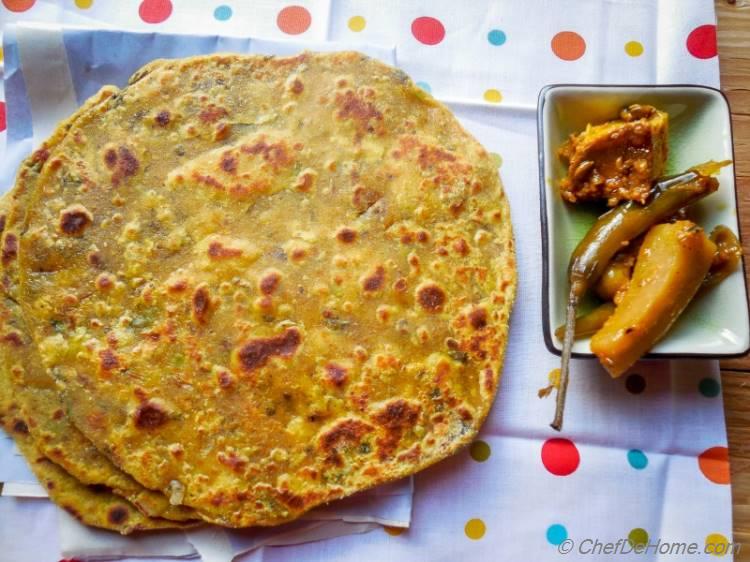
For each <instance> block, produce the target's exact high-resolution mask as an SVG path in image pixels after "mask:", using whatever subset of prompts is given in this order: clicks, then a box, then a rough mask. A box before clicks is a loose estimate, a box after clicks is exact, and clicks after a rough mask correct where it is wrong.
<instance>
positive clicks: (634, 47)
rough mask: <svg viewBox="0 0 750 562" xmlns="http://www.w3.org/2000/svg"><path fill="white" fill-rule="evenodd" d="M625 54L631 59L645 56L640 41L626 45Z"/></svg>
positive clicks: (629, 42)
mask: <svg viewBox="0 0 750 562" xmlns="http://www.w3.org/2000/svg"><path fill="white" fill-rule="evenodd" d="M625 52H626V53H627V54H628V55H630V56H631V57H640V56H641V55H642V54H643V45H642V44H641V43H639V42H638V41H628V42H627V43H625Z"/></svg>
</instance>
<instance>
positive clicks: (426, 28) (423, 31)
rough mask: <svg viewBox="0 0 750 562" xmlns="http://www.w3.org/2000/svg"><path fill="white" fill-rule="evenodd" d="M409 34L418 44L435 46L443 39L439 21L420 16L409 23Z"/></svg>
mask: <svg viewBox="0 0 750 562" xmlns="http://www.w3.org/2000/svg"><path fill="white" fill-rule="evenodd" d="M411 33H412V35H414V38H415V39H416V40H417V41H419V42H420V43H424V44H425V45H437V44H438V43H440V42H441V41H442V40H443V38H444V37H445V28H444V27H443V24H442V23H440V20H436V19H435V18H431V17H429V16H422V17H421V18H417V19H415V20H414V21H413V22H411Z"/></svg>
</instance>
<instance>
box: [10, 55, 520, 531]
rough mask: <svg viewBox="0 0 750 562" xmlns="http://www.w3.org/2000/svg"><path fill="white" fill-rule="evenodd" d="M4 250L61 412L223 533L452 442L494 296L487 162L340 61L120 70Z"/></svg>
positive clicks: (346, 488) (500, 335) (466, 426)
mask: <svg viewBox="0 0 750 562" xmlns="http://www.w3.org/2000/svg"><path fill="white" fill-rule="evenodd" d="M19 260H20V265H21V268H20V269H21V278H22V279H21V281H22V282H21V291H20V300H21V304H22V306H23V309H24V313H25V315H26V318H27V322H28V325H29V326H33V335H34V339H35V341H36V343H37V345H38V347H39V352H40V356H41V357H42V360H43V362H44V363H45V365H46V366H47V367H48V368H49V369H50V370H51V372H52V373H53V375H54V376H55V377H56V379H57V380H58V382H59V383H60V385H61V387H62V388H63V389H64V400H65V402H66V404H67V406H68V409H69V412H70V416H71V419H72V420H73V422H74V423H75V425H76V426H77V427H78V428H79V429H80V430H81V431H82V433H83V434H84V435H85V436H86V437H87V438H88V439H90V440H91V441H92V442H93V443H94V444H95V445H96V447H97V448H98V449H99V450H101V451H103V452H104V453H105V454H106V455H107V456H108V457H110V458H111V459H112V460H113V461H114V462H115V464H117V465H118V466H119V467H121V468H122V469H123V470H124V471H126V472H127V473H129V474H130V475H132V476H133V477H134V478H135V479H136V480H138V481H139V482H141V483H142V484H143V485H144V486H146V487H148V488H152V489H158V490H162V491H164V493H166V494H168V496H169V497H170V500H171V501H172V502H173V503H175V504H184V505H187V506H191V507H194V508H196V509H198V510H199V511H200V512H201V514H202V515H203V516H204V517H206V518H208V519H210V520H212V521H215V522H218V523H221V524H224V525H228V526H247V525H273V524H278V523H281V522H284V521H288V520H290V519H293V518H295V517H297V516H299V515H300V514H301V513H303V512H304V511H306V510H308V509H310V508H311V507H313V506H315V505H318V504H320V503H323V502H327V501H329V500H332V499H335V498H340V497H343V496H346V495H349V494H352V493H354V492H357V491H359V490H362V489H364V488H367V487H370V486H373V485H375V484H378V483H381V482H385V481H389V480H393V479H396V478H400V477H403V476H407V475H409V474H412V473H414V472H416V471H418V470H420V469H422V468H424V467H426V466H428V465H430V464H432V463H434V462H436V461H438V460H440V459H442V458H445V457H446V456H448V455H450V454H452V453H454V452H455V451H456V450H457V449H458V448H459V447H460V446H462V445H464V444H466V443H467V442H469V441H470V440H471V439H472V438H473V437H474V436H475V435H476V432H477V431H478V429H479V427H480V425H481V423H482V421H483V420H484V418H485V416H486V415H487V412H488V410H489V408H490V406H491V404H492V401H493V399H494V396H495V392H496V389H497V385H498V380H499V375H500V368H501V365H502V359H503V354H504V349H505V345H506V342H507V336H508V322H509V314H510V309H511V306H512V302H513V298H514V294H515V287H516V274H515V261H514V249H513V237H512V230H511V222H510V213H509V207H508V202H507V199H506V197H505V195H504V193H503V190H502V187H501V184H500V181H499V178H498V174H497V170H496V168H495V166H494V165H493V163H492V160H491V158H490V157H489V155H488V153H487V152H486V151H485V149H484V148H482V146H481V145H480V144H479V143H478V142H477V141H476V140H475V139H473V138H472V137H471V136H470V135H469V134H467V133H466V131H464V130H463V128H462V127H461V126H460V125H459V123H458V122H457V120H456V119H455V118H454V117H453V116H452V114H451V113H450V111H448V109H447V108H445V107H444V106H443V105H441V104H439V103H438V102H436V101H435V100H434V99H433V98H432V97H430V96H429V95H428V94H426V93H424V92H423V91H421V90H420V89H419V88H417V87H416V86H415V85H414V84H413V83H412V82H411V80H409V78H408V77H407V76H406V75H405V74H403V72H401V71H399V70H396V69H393V68H391V67H388V66H386V65H383V64H382V63H380V62H377V61H375V60H373V59H370V58H367V57H365V56H363V55H361V54H358V53H332V54H313V53H304V54H301V55H299V56H296V57H289V58H274V57H259V56H237V55H213V56H204V57H196V58H192V59H186V60H177V61H160V62H157V63H155V64H153V65H150V66H149V67H147V68H145V69H144V70H143V71H140V72H138V73H137V74H136V75H135V76H134V77H133V79H132V80H131V83H130V84H129V85H128V86H127V87H126V88H125V89H123V90H122V91H120V92H119V93H117V94H116V95H114V96H113V97H112V98H110V99H109V100H108V101H107V102H106V103H104V104H103V105H102V106H101V107H100V108H98V109H97V110H95V111H92V112H89V113H88V114H87V115H86V116H84V117H83V118H82V119H80V120H79V121H78V122H76V123H75V125H74V126H73V127H72V128H71V130H70V132H69V134H68V135H67V136H66V137H65V139H64V140H63V141H62V142H61V144H60V146H59V148H58V149H57V150H56V151H54V152H53V153H52V154H51V155H50V156H49V158H48V160H47V161H46V163H45V165H44V168H43V169H42V172H41V177H40V179H39V181H38V182H37V187H36V189H35V192H34V194H33V196H32V197H31V200H30V203H29V207H28V211H27V216H26V223H25V229H24V231H23V233H22V235H21V239H20V246H19Z"/></svg>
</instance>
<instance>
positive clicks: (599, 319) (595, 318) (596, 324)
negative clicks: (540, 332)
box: [555, 277, 630, 340]
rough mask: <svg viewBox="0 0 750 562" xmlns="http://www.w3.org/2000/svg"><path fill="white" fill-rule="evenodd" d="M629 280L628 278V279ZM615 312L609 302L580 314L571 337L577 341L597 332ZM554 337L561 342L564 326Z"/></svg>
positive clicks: (557, 330) (559, 328)
mask: <svg viewBox="0 0 750 562" xmlns="http://www.w3.org/2000/svg"><path fill="white" fill-rule="evenodd" d="M628 280H630V277H628ZM614 311H615V305H614V304H612V303H611V302H605V303H604V304H601V305H599V306H597V307H596V308H595V309H594V310H592V311H591V312H588V313H586V314H582V315H581V316H579V317H577V318H576V329H575V332H574V334H573V337H574V338H575V339H577V340H579V339H582V338H587V337H589V336H591V335H594V334H595V333H596V332H598V331H599V330H600V329H601V327H602V326H604V323H605V322H606V321H607V319H608V318H609V317H610V316H612V314H613V313H614ZM555 337H556V338H557V339H559V340H562V339H563V338H564V337H565V324H563V325H562V326H558V327H557V329H556V330H555Z"/></svg>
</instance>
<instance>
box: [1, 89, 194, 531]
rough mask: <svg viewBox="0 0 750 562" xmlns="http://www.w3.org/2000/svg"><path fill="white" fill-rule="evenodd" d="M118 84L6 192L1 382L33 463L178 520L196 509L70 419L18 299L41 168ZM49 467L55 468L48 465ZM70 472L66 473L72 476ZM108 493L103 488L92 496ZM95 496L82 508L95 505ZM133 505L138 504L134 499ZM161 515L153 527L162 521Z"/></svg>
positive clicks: (31, 161)
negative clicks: (27, 221) (20, 248)
mask: <svg viewBox="0 0 750 562" xmlns="http://www.w3.org/2000/svg"><path fill="white" fill-rule="evenodd" d="M116 91H117V89H116V88H113V87H105V88H102V90H101V91H100V92H98V93H97V94H96V95H94V96H92V97H91V98H90V99H89V100H87V101H86V103H85V104H84V105H83V106H81V108H80V109H79V110H78V111H77V112H76V113H75V114H74V115H72V116H71V117H70V118H69V119H67V120H66V121H64V122H62V123H60V125H59V126H58V128H57V129H56V131H55V132H54V133H53V134H52V136H51V137H50V138H49V139H47V140H46V141H45V142H44V144H43V145H42V146H41V147H40V148H39V149H38V150H37V151H35V152H34V153H33V154H32V155H31V156H30V157H29V158H27V159H26V160H25V161H24V162H23V164H22V165H21V169H20V170H19V172H18V176H17V180H16V185H15V187H14V189H13V190H12V191H11V192H10V193H8V194H6V195H5V196H4V197H3V198H2V200H0V248H3V249H4V252H3V253H2V257H1V259H0V273H1V274H2V283H1V284H0V290H1V292H2V295H3V298H1V299H0V319H1V320H2V324H1V325H0V356H2V358H3V361H2V362H1V364H0V386H2V387H3V388H4V392H6V394H7V395H8V396H12V398H13V401H14V404H15V405H16V406H17V409H18V412H19V415H21V416H23V419H24V420H25V422H24V423H25V425H26V429H27V433H26V435H27V437H26V439H27V440H28V441H29V444H27V445H26V446H25V447H24V448H22V449H21V450H23V451H32V452H33V453H32V456H31V457H29V456H27V460H28V461H29V462H30V463H36V465H37V466H41V465H42V463H41V461H40V460H39V458H41V457H42V456H44V457H46V458H47V460H51V461H52V462H54V463H55V464H57V465H58V466H59V467H60V468H62V469H63V470H64V471H66V472H67V473H68V474H69V475H70V477H72V478H74V479H77V480H78V481H79V482H80V483H81V484H85V485H92V486H95V487H96V488H95V489H99V488H101V487H102V486H103V487H106V489H107V490H111V491H114V493H116V494H118V495H120V496H122V497H124V498H126V499H128V500H129V501H130V502H131V503H132V504H133V505H135V506H137V508H138V509H139V510H140V511H141V512H142V513H143V514H144V515H147V516H150V517H158V518H168V519H173V520H177V521H186V520H190V519H196V517H197V515H196V514H195V513H194V512H193V510H191V509H189V508H185V507H183V506H172V505H170V503H169V502H168V500H167V498H166V497H165V496H164V495H163V494H162V493H160V492H156V491H153V490H148V489H146V488H144V487H143V486H141V485H140V484H138V483H137V482H136V481H135V480H133V478H131V477H130V476H128V475H127V474H125V473H124V472H122V471H121V470H119V469H118V468H117V467H116V466H114V465H113V464H112V462H111V461H110V460H109V459H107V458H106V457H105V456H103V455H102V454H101V453H99V451H98V450H97V449H96V448H95V447H94V445H93V444H92V443H91V442H90V441H88V440H87V439H86V438H85V437H84V436H83V435H82V434H81V433H80V432H79V431H78V430H77V429H76V428H75V426H73V425H72V424H71V423H70V420H69V419H68V417H67V415H66V414H65V412H64V410H63V405H62V403H61V400H60V393H59V391H58V389H57V388H56V385H55V381H54V379H53V378H52V377H51V376H50V374H49V373H48V372H47V370H46V369H44V367H43V366H42V363H41V360H40V359H39V356H38V353H37V350H36V347H35V346H34V345H33V342H31V341H30V336H29V335H28V329H27V328H26V324H25V320H24V318H23V315H22V314H21V309H20V307H19V306H18V304H17V302H16V300H17V298H18V268H17V259H16V258H17V241H18V238H19V235H20V232H19V227H20V224H21V223H22V220H23V217H24V216H25V206H26V202H27V199H28V197H29V195H30V193H31V192H33V190H34V186H35V182H36V181H37V179H38V176H39V172H40V169H41V167H42V165H43V163H44V161H45V159H46V158H47V157H48V155H49V153H50V151H52V150H54V149H55V148H56V146H57V144H59V142H60V141H61V140H62V138H64V136H65V134H66V133H67V131H68V129H69V128H70V126H71V125H72V123H73V122H74V121H75V120H76V119H77V118H78V117H80V116H81V115H83V114H84V113H85V112H86V111H88V110H90V109H92V108H93V107H94V106H96V105H98V104H101V103H102V102H104V101H105V100H106V99H107V98H109V97H110V96H111V95H113V94H114V93H115V92H116ZM44 471H45V472H46V473H50V472H52V470H51V469H44ZM66 478H67V476H66ZM74 488H75V489H78V488H80V487H77V486H69V490H70V492H69V493H68V494H67V495H68V497H69V499H68V505H69V506H70V507H71V508H72V509H75V508H73V507H72V506H71V505H70V504H71V500H70V498H71V497H72V496H73V492H72V490H73V489H74ZM91 497H104V496H101V495H99V496H91ZM90 506H91V502H87V503H86V505H85V506H84V507H85V508H86V509H77V510H76V511H78V512H89V511H90V510H89V509H88V508H89V507H90ZM131 507H132V506H131ZM164 526H165V524H164V522H163V521H160V523H159V525H158V526H157V527H155V528H164Z"/></svg>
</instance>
